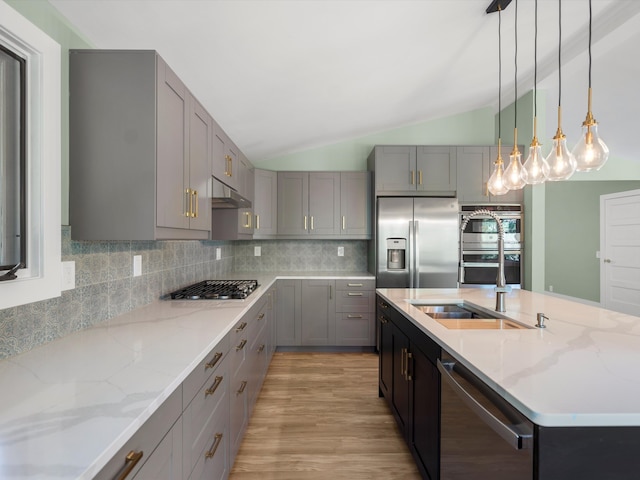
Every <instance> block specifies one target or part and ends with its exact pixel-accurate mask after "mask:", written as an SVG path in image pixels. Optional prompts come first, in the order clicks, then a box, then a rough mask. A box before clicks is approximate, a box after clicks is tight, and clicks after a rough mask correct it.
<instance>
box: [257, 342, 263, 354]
mask: <svg viewBox="0 0 640 480" xmlns="http://www.w3.org/2000/svg"><path fill="white" fill-rule="evenodd" d="M263 351H264V343H263V344H262V345H260V346H259V347H258V353H262V352H263Z"/></svg>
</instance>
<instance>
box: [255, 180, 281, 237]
mask: <svg viewBox="0 0 640 480" xmlns="http://www.w3.org/2000/svg"><path fill="white" fill-rule="evenodd" d="M254 175H255V195H254V202H253V213H254V215H255V222H254V230H253V233H254V235H255V236H256V237H258V236H262V235H275V234H276V233H277V232H278V223H277V221H278V173H277V172H270V171H268V170H260V169H255V171H254Z"/></svg>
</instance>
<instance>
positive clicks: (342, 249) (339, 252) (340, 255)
mask: <svg viewBox="0 0 640 480" xmlns="http://www.w3.org/2000/svg"><path fill="white" fill-rule="evenodd" d="M338 256H339V257H344V247H338Z"/></svg>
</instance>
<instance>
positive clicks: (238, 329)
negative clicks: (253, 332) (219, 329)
mask: <svg viewBox="0 0 640 480" xmlns="http://www.w3.org/2000/svg"><path fill="white" fill-rule="evenodd" d="M246 326H247V322H242V323H241V324H240V325H238V326H237V327H236V332H241V331H242V330H244V329H245V328H246Z"/></svg>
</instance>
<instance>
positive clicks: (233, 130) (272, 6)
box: [49, 0, 640, 161]
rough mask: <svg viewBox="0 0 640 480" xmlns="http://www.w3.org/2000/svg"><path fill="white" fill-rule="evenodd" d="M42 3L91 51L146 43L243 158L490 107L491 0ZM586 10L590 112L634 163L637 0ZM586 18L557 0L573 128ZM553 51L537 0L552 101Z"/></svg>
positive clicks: (571, 128)
mask: <svg viewBox="0 0 640 480" xmlns="http://www.w3.org/2000/svg"><path fill="white" fill-rule="evenodd" d="M49 1H50V2H51V3H52V4H53V5H54V6H55V7H56V8H57V9H58V10H59V11H60V12H61V13H62V14H63V15H64V16H65V17H67V18H68V19H69V21H70V22H71V23H72V24H73V25H74V26H75V27H76V28H77V30H78V31H79V32H80V33H81V34H83V35H84V36H85V37H86V38H87V39H88V40H89V41H90V42H91V43H92V44H93V45H94V46H95V47H97V48H107V49H154V50H157V51H158V52H159V53H160V55H161V56H162V57H163V58H164V59H165V60H166V61H167V62H168V63H169V65H170V66H171V67H172V68H173V70H175V71H176V73H177V74H178V75H179V76H180V77H181V78H182V79H183V81H184V82H185V83H186V84H187V85H188V86H189V88H190V89H191V90H192V91H193V93H194V95H195V96H196V97H197V98H198V99H199V100H200V101H201V102H202V103H203V104H204V106H205V108H207V110H209V111H210V112H211V114H212V115H213V116H214V118H215V119H216V121H217V122H218V123H219V124H220V125H221V126H222V127H223V128H224V129H225V131H226V132H227V133H228V134H229V136H230V137H231V138H233V139H234V141H235V142H236V143H237V144H238V146H239V147H240V149H241V150H242V151H243V152H244V153H245V154H246V155H247V157H248V158H249V159H250V160H252V161H261V160H265V159H268V158H272V157H275V156H279V155H283V154H286V153H290V152H294V151H299V150H304V149H307V148H311V147H316V146H321V145H328V144H332V143H336V142H338V141H342V140H345V139H349V138H355V137H359V136H362V135H366V134H370V133H374V132H379V131H384V130H388V129H392V128H396V127H399V126H403V125H410V124H416V123H420V122H423V121H427V120H432V119H437V118H441V117H446V116H449V115H452V114H456V113H461V112H466V111H470V110H474V109H477V108H482V107H487V106H490V107H492V108H494V109H496V110H497V80H498V59H497V55H498V53H497V52H498V50H497V47H498V40H497V35H498V34H497V32H498V15H497V14H491V15H487V14H485V9H486V7H487V6H488V4H489V3H490V2H489V0H410V1H409V0H126V1H125V0H49ZM593 12H594V22H593V37H594V38H593V81H592V83H593V89H594V105H593V111H594V115H595V116H596V119H597V120H598V121H599V122H600V133H601V134H602V136H603V137H604V138H605V140H606V141H607V143H608V144H609V147H610V149H611V150H612V152H614V155H616V156H621V157H623V158H634V159H638V156H637V155H636V150H635V146H634V145H631V140H630V139H635V136H637V131H636V130H637V126H638V125H637V112H638V107H639V105H638V99H639V98H640V96H639V95H638V87H637V82H638V79H639V78H640V61H639V60H640V15H638V13H640V2H639V1H638V0H593ZM533 13H534V0H519V1H518V17H519V22H518V53H519V60H518V61H519V64H518V72H519V73H518V82H519V86H518V90H519V93H525V92H526V91H528V90H530V89H531V87H532V85H533V38H534V35H533ZM588 15H589V13H588V1H587V0H565V1H564V2H563V3H562V38H563V41H562V44H563V49H562V52H563V55H562V56H563V63H565V64H566V66H564V67H563V70H562V74H563V82H562V97H563V98H562V104H563V107H562V108H563V128H564V131H565V133H566V134H567V135H568V136H569V135H573V136H574V137H577V135H578V134H579V128H580V124H581V123H582V121H583V120H584V116H585V114H586V92H587V55H586V50H587V32H588V30H587V23H588V18H589V17H588ZM514 20H515V1H512V3H511V5H509V6H508V7H507V9H506V10H505V11H504V12H503V13H502V45H503V57H502V58H503V106H505V105H507V104H509V103H511V102H512V101H513V98H514V92H513V85H514V81H513V78H514V49H513V40H514V23H515V22H514ZM557 46H558V1H557V0H538V82H539V86H540V88H544V89H547V90H548V97H549V98H552V99H553V101H552V102H551V103H552V104H557V103H556V102H557V91H558V85H557V83H558V80H557V78H558V76H557ZM552 110H553V108H552ZM549 116H550V118H549V120H548V121H547V123H548V124H549V125H548V127H547V130H549V132H547V133H548V136H549V137H551V136H552V135H553V133H554V131H555V128H556V124H555V120H554V119H555V111H553V112H550V113H549ZM625 119H626V120H627V121H624V120H625ZM634 121H635V124H634ZM616 135H617V137H616ZM539 136H540V137H542V133H539ZM569 140H570V139H569Z"/></svg>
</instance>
